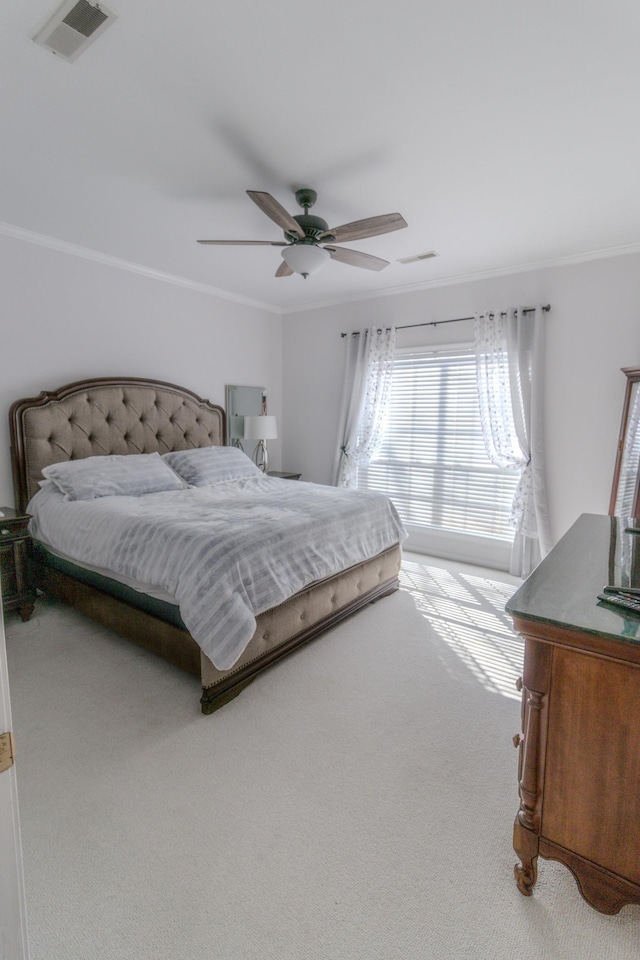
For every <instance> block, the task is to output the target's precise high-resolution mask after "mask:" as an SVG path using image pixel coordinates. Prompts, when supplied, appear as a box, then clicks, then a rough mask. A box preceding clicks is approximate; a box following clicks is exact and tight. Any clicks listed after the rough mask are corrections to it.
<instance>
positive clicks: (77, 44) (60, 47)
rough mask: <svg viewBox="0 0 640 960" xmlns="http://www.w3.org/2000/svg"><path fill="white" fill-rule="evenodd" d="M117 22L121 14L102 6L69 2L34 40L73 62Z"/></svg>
mask: <svg viewBox="0 0 640 960" xmlns="http://www.w3.org/2000/svg"><path fill="white" fill-rule="evenodd" d="M116 19H117V14H115V13H113V12H112V11H111V10H107V8H106V7H103V6H102V5H101V4H98V3H89V0H65V3H63V4H62V6H61V7H60V8H59V9H58V10H57V11H56V12H55V13H54V15H53V16H52V17H51V19H50V20H48V21H47V23H46V24H45V25H44V27H43V28H42V30H39V31H38V33H36V35H35V37H34V38H33V39H34V40H35V42H36V43H38V44H40V46H41V47H44V48H45V49H46V50H50V51H51V52H52V53H56V54H58V56H59V57H62V58H63V59H64V60H69V61H70V62H71V61H73V60H75V59H76V57H78V56H80V54H81V53H82V51H83V50H85V49H86V48H87V47H88V46H89V44H90V43H93V41H94V40H96V39H97V38H98V37H99V36H100V34H101V33H103V32H104V31H105V30H106V29H107V27H108V26H109V25H110V24H111V23H113V21H114V20H116Z"/></svg>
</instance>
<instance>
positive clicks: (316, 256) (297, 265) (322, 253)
mask: <svg viewBox="0 0 640 960" xmlns="http://www.w3.org/2000/svg"><path fill="white" fill-rule="evenodd" d="M282 258H283V260H284V261H285V263H286V264H287V266H288V267H290V268H291V269H292V270H293V272H294V273H300V274H302V276H303V277H304V278H305V280H306V278H307V277H308V276H310V275H311V274H312V273H317V272H318V270H321V269H322V267H323V266H324V265H325V263H327V261H328V260H329V259H330V256H329V252H328V250H325V249H323V247H318V246H316V245H315V244H313V243H293V244H291V246H290V247H285V248H284V250H283V251H282Z"/></svg>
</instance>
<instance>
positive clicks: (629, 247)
mask: <svg viewBox="0 0 640 960" xmlns="http://www.w3.org/2000/svg"><path fill="white" fill-rule="evenodd" d="M0 234H4V235H5V236H7V237H12V238H13V239H15V240H23V241H24V242H25V243H35V244H38V245H39V246H41V247H48V248H49V249H50V250H56V251H58V252H60V253H66V254H69V255H70V256H74V257H81V258H82V259H83V260H92V261H93V262H95V263H101V264H103V265H105V266H108V267H116V268H118V269H119V270H127V271H129V273H135V274H138V275H139V276H142V277H147V278H148V279H151V280H160V281H161V282H163V283H171V284H174V285H175V286H178V287H183V288H184V289H186V290H192V291H194V292H195V293H204V294H206V295H207V296H210V297H217V298H218V299H220V300H230V301H232V302H234V303H240V304H243V305H244V306H248V307H255V308H256V309H258V310H266V311H267V312H268V313H275V314H278V315H285V314H289V313H305V312H307V311H308V310H321V309H323V308H324V307H335V306H340V305H341V304H344V303H358V302H360V301H366V300H378V299H380V298H381V297H395V296H400V295H401V294H405V293H415V292H417V291H420V290H432V289H434V288H435V287H451V286H455V285H456V284H460V283H473V282H475V281H477V280H489V279H491V278H493V277H506V276H509V275H511V274H515V273H531V272H533V271H535V270H548V269H552V268H555V267H567V266H573V265H575V264H579V263H586V262H588V261H589V260H605V259H608V258H610V257H622V256H627V255H629V254H633V253H640V242H639V243H629V244H624V245H622V246H618V247H606V248H604V249H602V250H591V251H588V252H586V253H576V254H572V255H571V256H567V257H557V258H555V259H551V260H536V261H534V262H532V263H518V264H512V265H510V266H507V267H498V268H495V269H492V270H479V271H477V272H476V273H466V274H453V275H452V276H450V277H440V278H437V279H435V280H423V281H420V282H418V283H409V284H404V285H402V286H394V287H385V288H384V289H382V290H375V291H371V292H370V293H357V294H353V296H346V297H335V298H332V299H328V300H318V301H316V302H313V303H304V304H298V305H297V306H296V305H293V306H290V307H279V306H276V305H275V304H273V303H265V302H263V301H261V300H252V299H251V298H249V297H243V296H241V295H240V294H237V293H231V292H230V291H229V290H223V289H221V288H220V287H213V286H210V285H209V284H206V283H197V282H196V281H195V280H188V279H187V278H186V277H179V276H175V275H174V274H170V273H164V272H163V271H162V270H154V269H152V268H151V267H145V266H143V265H142V264H140V263H134V262H133V261H131V260H123V259H121V258H120V257H113V256H111V255H110V254H108V253H101V252H100V251H99V250H93V249H91V248H90V247H82V246H80V245H79V244H76V243H69V242H68V241H66V240H59V239H57V238H56V237H50V236H48V235H46V234H43V233H36V232H35V231H33V230H27V229H25V228H24V227H15V226H13V224H10V223H3V222H2V221H0Z"/></svg>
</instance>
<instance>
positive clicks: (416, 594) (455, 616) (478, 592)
mask: <svg viewBox="0 0 640 960" xmlns="http://www.w3.org/2000/svg"><path fill="white" fill-rule="evenodd" d="M400 584H401V588H402V589H403V590H406V591H408V592H409V593H410V594H411V596H412V597H413V600H414V602H415V605H416V608H417V609H418V610H419V611H420V613H421V614H422V616H423V617H424V618H425V619H426V620H428V621H429V623H430V624H431V626H432V628H433V630H434V631H435V633H436V635H437V636H438V637H439V638H440V640H442V641H443V643H445V644H446V646H447V648H448V649H449V650H450V651H452V652H453V653H454V654H455V655H456V656H457V657H458V658H459V660H460V661H461V662H462V663H463V664H464V665H465V667H467V668H468V669H469V670H470V671H471V673H472V674H473V675H474V676H475V677H476V679H477V680H478V681H479V682H480V683H482V685H483V686H484V687H485V688H486V689H487V690H491V691H492V692H494V693H499V694H501V695H502V696H504V697H508V698H510V699H513V700H520V697H521V695H520V694H519V693H518V692H517V690H516V688H515V681H516V679H517V678H518V677H519V676H520V675H521V674H522V655H523V642H522V640H521V638H520V637H519V636H518V635H517V633H516V632H515V631H514V629H513V627H512V625H511V619H510V617H509V616H508V614H507V613H506V612H505V609H504V605H505V603H506V602H507V600H508V599H509V598H510V597H511V595H512V594H513V592H514V587H513V585H512V584H511V583H501V582H500V581H498V580H491V579H489V578H488V577H483V576H478V575H474V574H468V573H462V572H455V571H451V570H445V569H443V568H441V567H434V566H431V565H429V564H422V563H415V562H413V561H409V560H405V561H404V563H403V566H402V570H401V572H400Z"/></svg>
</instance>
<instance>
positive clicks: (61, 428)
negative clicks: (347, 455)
mask: <svg viewBox="0 0 640 960" xmlns="http://www.w3.org/2000/svg"><path fill="white" fill-rule="evenodd" d="M9 426H10V432H11V453H12V464H13V484H14V491H15V498H16V507H17V508H18V509H19V510H24V509H25V507H26V505H27V503H28V502H29V500H30V499H31V497H32V496H33V495H34V494H35V493H37V491H38V481H39V480H41V479H42V469H43V467H46V466H47V465H48V464H50V463H59V462H60V461H61V460H79V459H82V458H83V457H93V456H104V455H106V454H110V453H117V454H126V453H154V452H156V451H157V452H158V453H160V454H162V453H167V452H168V451H169V450H186V449H189V448H191V447H209V446H216V445H220V444H223V443H224V442H225V413H224V410H223V409H222V407H219V406H216V405H215V404H213V403H209V401H208V400H203V399H202V398H201V397H199V396H197V394H195V393H192V392H191V390H186V389H185V388H184V387H178V386H176V385H175V384H172V383H164V382H163V381H156V380H144V379H138V378H134V377H125V378H123V377H119V378H118V377H100V378H97V379H92V380H80V381H78V382H76V383H70V384H68V385H67V386H65V387H61V388H60V389H59V390H56V391H54V392H43V393H41V394H40V396H39V397H31V398H28V399H26V400H16V402H15V403H13V404H12V406H11V409H10V411H9Z"/></svg>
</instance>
